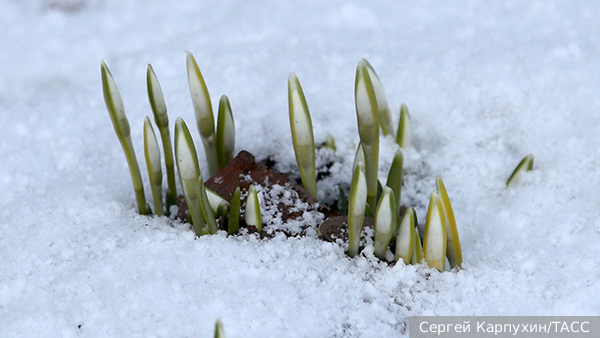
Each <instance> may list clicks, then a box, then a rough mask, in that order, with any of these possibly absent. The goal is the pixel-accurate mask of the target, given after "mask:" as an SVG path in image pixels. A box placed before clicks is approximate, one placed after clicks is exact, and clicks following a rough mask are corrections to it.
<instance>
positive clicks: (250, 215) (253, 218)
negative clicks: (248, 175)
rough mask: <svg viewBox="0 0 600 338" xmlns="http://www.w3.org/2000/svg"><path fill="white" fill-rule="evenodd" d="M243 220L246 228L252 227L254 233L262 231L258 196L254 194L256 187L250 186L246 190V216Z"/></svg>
mask: <svg viewBox="0 0 600 338" xmlns="http://www.w3.org/2000/svg"><path fill="white" fill-rule="evenodd" d="M244 220H245V221H246V224H247V225H248V226H253V227H255V228H256V231H258V232H261V231H262V220H261V217H260V203H259V201H258V194H257V193H256V187H254V185H250V188H248V197H246V214H245V215H244Z"/></svg>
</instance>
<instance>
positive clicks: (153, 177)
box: [144, 116, 165, 216]
mask: <svg viewBox="0 0 600 338" xmlns="http://www.w3.org/2000/svg"><path fill="white" fill-rule="evenodd" d="M144 155H145V157H146V166H147V167H148V177H149V178H150V188H151V189H152V198H153V199H154V212H155V213H156V216H163V215H164V214H165V213H164V210H163V209H164V208H163V201H162V169H161V165H160V148H159V147H158V140H157V139H156V134H155V133H154V128H152V123H151V122H150V118H149V117H147V116H146V118H145V119H144Z"/></svg>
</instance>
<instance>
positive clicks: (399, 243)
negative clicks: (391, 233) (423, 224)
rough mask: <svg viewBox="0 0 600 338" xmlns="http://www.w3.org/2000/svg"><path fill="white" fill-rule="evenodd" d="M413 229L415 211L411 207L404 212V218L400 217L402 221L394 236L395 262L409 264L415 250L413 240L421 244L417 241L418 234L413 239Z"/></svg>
mask: <svg viewBox="0 0 600 338" xmlns="http://www.w3.org/2000/svg"><path fill="white" fill-rule="evenodd" d="M415 227H416V219H415V209H414V208H412V207H411V208H408V209H406V211H405V212H404V216H402V221H401V222H400V228H399V229H398V235H397V236H396V257H395V258H396V262H397V261H399V260H402V261H403V262H404V264H405V265H408V264H410V262H411V260H412V257H413V251H415V250H416V249H415V240H418V241H419V245H420V244H421V241H420V240H419V239H418V238H419V237H418V236H419V234H418V233H417V237H416V238H415V231H416V229H415Z"/></svg>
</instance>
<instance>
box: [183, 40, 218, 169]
mask: <svg viewBox="0 0 600 338" xmlns="http://www.w3.org/2000/svg"><path fill="white" fill-rule="evenodd" d="M186 63H187V75H188V84H189V87H190V95H191V97H192V103H193V105H194V113H195V115H196V124H197V125H198V131H199V132H200V138H201V139H202V144H203V145H204V152H205V153H206V161H207V162H208V173H209V175H210V176H213V175H214V174H215V173H216V172H217V170H218V169H219V162H218V160H217V148H216V145H215V142H216V136H215V117H214V114H213V109H212V104H211V102H210V95H209V94H208V88H207V87H206V83H205V82H204V77H202V73H201V72H200V68H198V64H197V63H196V59H195V58H194V56H193V55H192V53H190V52H187V59H186Z"/></svg>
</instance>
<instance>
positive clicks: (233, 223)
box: [227, 187, 241, 235]
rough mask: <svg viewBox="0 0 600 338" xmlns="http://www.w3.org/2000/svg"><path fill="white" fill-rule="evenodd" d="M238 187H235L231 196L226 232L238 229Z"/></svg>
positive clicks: (233, 231)
mask: <svg viewBox="0 0 600 338" xmlns="http://www.w3.org/2000/svg"><path fill="white" fill-rule="evenodd" d="M240 195H241V192H240V187H237V188H235V191H234V192H233V196H232V197H231V209H229V218H228V221H227V233H228V234H229V235H233V234H236V233H237V232H238V231H239V230H240Z"/></svg>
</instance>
